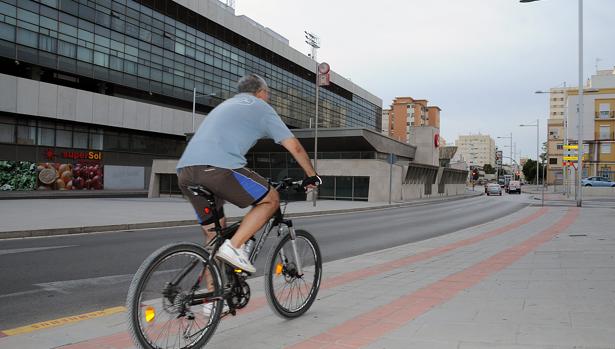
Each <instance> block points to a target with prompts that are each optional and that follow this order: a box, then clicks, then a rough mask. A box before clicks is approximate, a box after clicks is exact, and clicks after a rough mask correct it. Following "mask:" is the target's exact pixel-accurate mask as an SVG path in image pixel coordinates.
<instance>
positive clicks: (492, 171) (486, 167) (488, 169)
mask: <svg viewBox="0 0 615 349" xmlns="http://www.w3.org/2000/svg"><path fill="white" fill-rule="evenodd" d="M483 171H485V174H495V168H493V166H491V164H485V165H483Z"/></svg>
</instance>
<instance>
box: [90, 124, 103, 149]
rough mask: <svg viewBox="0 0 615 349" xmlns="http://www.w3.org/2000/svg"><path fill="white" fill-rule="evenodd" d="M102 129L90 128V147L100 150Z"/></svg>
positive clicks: (101, 146) (101, 147)
mask: <svg viewBox="0 0 615 349" xmlns="http://www.w3.org/2000/svg"><path fill="white" fill-rule="evenodd" d="M102 132H103V131H102V130H100V129H96V130H90V149H95V150H102V149H103V134H102Z"/></svg>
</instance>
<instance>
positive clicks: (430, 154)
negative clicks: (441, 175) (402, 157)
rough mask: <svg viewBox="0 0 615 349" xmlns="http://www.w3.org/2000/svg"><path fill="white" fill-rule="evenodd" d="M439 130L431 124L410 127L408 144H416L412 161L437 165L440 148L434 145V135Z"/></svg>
mask: <svg viewBox="0 0 615 349" xmlns="http://www.w3.org/2000/svg"><path fill="white" fill-rule="evenodd" d="M439 133H440V130H438V129H437V128H435V127H432V126H419V127H410V140H409V142H410V144H412V145H415V146H416V155H415V157H414V161H415V162H417V163H419V164H426V165H432V166H438V165H439V163H440V161H439V159H440V150H439V149H438V148H436V146H435V139H434V138H435V135H436V134H439Z"/></svg>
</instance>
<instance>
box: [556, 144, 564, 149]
mask: <svg viewBox="0 0 615 349" xmlns="http://www.w3.org/2000/svg"><path fill="white" fill-rule="evenodd" d="M556 148H557V150H564V145H563V144H561V143H560V144H557V145H556Z"/></svg>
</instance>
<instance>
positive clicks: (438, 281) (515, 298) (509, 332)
mask: <svg viewBox="0 0 615 349" xmlns="http://www.w3.org/2000/svg"><path fill="white" fill-rule="evenodd" d="M614 225H615V215H613V214H612V210H611V209H604V208H582V209H578V208H576V207H548V208H547V207H546V208H539V207H528V208H525V209H523V210H521V211H519V212H517V213H515V214H512V215H510V216H506V217H503V218H501V219H498V220H496V221H492V222H489V223H486V224H482V225H480V226H476V227H472V228H468V229H464V230H460V231H458V232H455V233H452V234H448V235H445V236H440V237H437V238H433V239H429V240H424V241H421V242H417V243H412V244H407V245H402V246H398V247H394V248H390V249H387V250H382V251H378V252H372V253H368V254H364V255H361V256H355V257H351V258H347V259H344V260H338V261H334V262H330V263H325V265H324V275H323V282H322V285H321V289H320V292H319V296H318V299H317V301H316V302H315V303H314V305H313V306H312V308H311V309H310V311H309V312H308V313H306V314H305V315H304V316H302V317H300V318H298V319H295V320H292V321H289V320H281V319H279V318H277V317H276V316H274V315H273V314H272V312H271V311H270V309H269V308H268V307H267V305H266V302H265V300H264V296H263V280H262V278H254V279H251V280H250V281H249V283H250V286H251V288H252V299H251V301H250V304H249V305H248V307H247V308H246V309H244V310H243V311H242V313H241V314H239V316H236V317H230V318H227V319H225V320H224V321H222V323H221V325H220V327H219V328H218V330H217V332H216V333H215V335H214V336H213V338H212V340H211V341H210V343H209V344H208V345H207V348H263V349H270V348H293V349H301V348H338V349H343V348H346V349H347V348H370V349H376V348H387V349H390V348H400V349H402V348H421V349H423V348H428V349H429V348H447V349H448V348H451V349H452V348H456V349H457V348H459V349H482V348H485V349H487V348H489V349H491V348H500V349H537V348H550V349H572V348H592V349H613V348H615V263H613V260H614V258H615V232H613V229H612V227H613V226H614ZM118 305H119V304H118ZM114 311H115V312H116V313H114V314H112V315H108V316H102V317H97V318H94V319H91V320H85V321H78V322H74V323H69V324H67V325H64V326H57V327H52V326H54V322H48V323H47V324H39V325H38V326H39V328H46V329H42V330H36V331H32V328H30V329H29V330H28V329H21V332H22V333H21V334H19V333H18V332H19V331H13V332H9V333H6V332H7V331H4V334H5V335H7V336H6V337H4V338H0V349H5V348H22V349H29V348H61V349H85V348H106V349H119V348H122V349H128V348H134V346H133V345H132V343H131V342H130V339H129V337H128V334H127V333H126V314H125V312H122V311H121V308H120V309H119V310H117V309H116V310H114ZM118 311H119V312H118ZM67 321H68V320H67ZM62 322H65V321H64V320H58V321H57V322H56V324H59V323H62ZM0 333H1V332H0ZM0 336H1V334H0Z"/></svg>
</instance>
